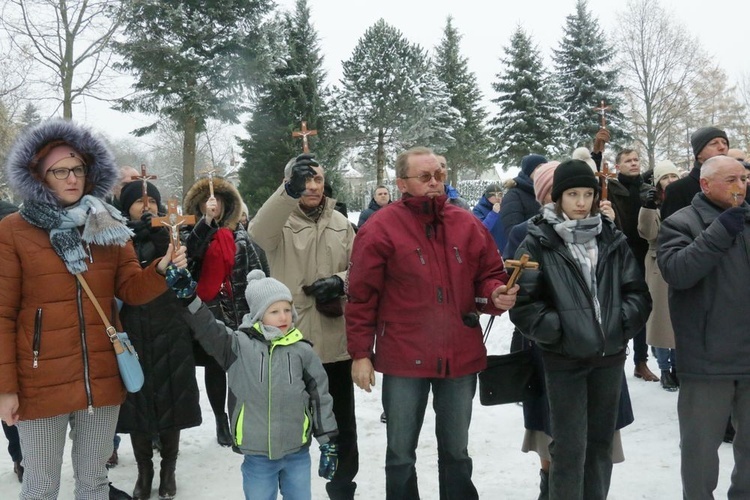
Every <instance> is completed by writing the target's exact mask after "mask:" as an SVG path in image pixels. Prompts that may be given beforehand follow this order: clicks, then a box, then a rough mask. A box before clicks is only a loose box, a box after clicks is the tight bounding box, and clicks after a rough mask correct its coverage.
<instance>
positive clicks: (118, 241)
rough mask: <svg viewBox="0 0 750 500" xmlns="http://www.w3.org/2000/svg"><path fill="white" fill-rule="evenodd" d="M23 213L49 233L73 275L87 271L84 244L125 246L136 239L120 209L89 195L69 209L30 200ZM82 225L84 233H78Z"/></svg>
mask: <svg viewBox="0 0 750 500" xmlns="http://www.w3.org/2000/svg"><path fill="white" fill-rule="evenodd" d="M20 213H21V217H23V218H24V220H26V222H28V223H29V224H31V225H32V226H36V227H38V228H40V229H44V230H46V231H49V239H50V243H52V248H54V249H55V252H56V253H57V255H59V256H60V258H61V259H62V260H63V262H65V266H66V267H67V268H68V272H70V274H78V273H82V272H84V271H86V270H88V266H86V251H85V249H84V244H86V246H89V245H91V244H94V245H100V246H108V245H119V246H125V244H126V243H127V242H128V241H130V239H131V238H132V237H133V232H132V231H131V230H130V229H129V228H128V227H127V225H126V224H125V219H124V217H123V216H122V214H121V213H120V211H119V210H117V209H116V208H115V207H113V206H112V205H108V204H107V203H104V202H103V201H102V200H100V199H99V198H95V197H93V196H90V195H85V196H84V197H83V198H81V200H80V201H79V202H78V203H77V204H76V205H73V206H70V207H66V208H62V207H60V206H59V205H52V204H50V203H43V202H38V201H27V202H24V204H23V206H22V207H21V210H20ZM81 226H83V232H81V231H80V230H79V228H80V227H81Z"/></svg>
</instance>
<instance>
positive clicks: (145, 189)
mask: <svg viewBox="0 0 750 500" xmlns="http://www.w3.org/2000/svg"><path fill="white" fill-rule="evenodd" d="M130 178H131V179H132V180H134V181H138V180H140V181H143V191H142V192H141V200H142V201H143V208H142V209H141V210H146V209H147V208H148V181H150V180H153V179H157V177H156V176H155V175H148V174H147V173H146V165H145V164H143V163H141V175H132V176H130ZM156 208H157V209H158V208H159V207H156Z"/></svg>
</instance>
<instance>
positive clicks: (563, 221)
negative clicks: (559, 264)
mask: <svg viewBox="0 0 750 500" xmlns="http://www.w3.org/2000/svg"><path fill="white" fill-rule="evenodd" d="M542 216H543V217H544V219H545V220H546V221H547V222H549V224H550V225H551V226H552V228H553V229H554V230H555V232H556V233H557V234H558V235H559V236H560V238H562V240H563V242H564V243H565V247H566V248H567V249H568V250H569V251H570V253H571V254H572V256H573V259H574V260H575V261H576V262H577V263H578V265H579V267H580V269H581V273H582V274H583V278H584V280H586V284H587V285H588V287H589V292H591V297H592V298H593V300H594V312H595V313H596V320H597V321H598V322H599V323H601V322H602V317H601V309H600V307H599V298H598V297H597V293H596V262H597V259H598V257H599V248H598V247H597V241H596V237H597V236H598V235H599V234H600V233H601V232H602V217H601V215H599V214H596V215H594V216H592V217H587V218H585V219H578V220H571V219H569V218H568V216H566V215H565V214H564V213H563V215H562V217H560V216H559V215H557V213H556V212H555V205H554V204H552V203H550V204H548V205H545V206H544V207H543V208H542Z"/></svg>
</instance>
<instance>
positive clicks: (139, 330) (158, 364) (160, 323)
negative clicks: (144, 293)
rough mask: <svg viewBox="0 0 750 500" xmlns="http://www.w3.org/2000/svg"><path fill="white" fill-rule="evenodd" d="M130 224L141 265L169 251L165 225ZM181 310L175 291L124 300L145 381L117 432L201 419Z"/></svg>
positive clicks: (188, 424)
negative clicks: (141, 301)
mask: <svg viewBox="0 0 750 500" xmlns="http://www.w3.org/2000/svg"><path fill="white" fill-rule="evenodd" d="M128 226H129V227H130V228H131V229H133V231H134V232H135V237H134V238H133V244H134V245H135V250H136V253H137V254H138V259H139V261H140V263H141V266H143V267H145V266H147V265H148V264H150V263H151V262H152V261H153V260H154V259H156V258H159V257H161V256H162V255H164V252H166V249H167V245H168V244H169V232H168V230H167V229H166V228H151V225H150V220H147V219H144V220H143V221H134V222H129V223H128ZM182 310H183V307H182V305H181V304H180V302H179V300H178V299H177V297H176V296H175V294H174V292H173V291H171V290H168V291H166V292H164V293H163V294H162V295H160V296H159V297H157V298H156V299H155V300H153V301H151V302H149V303H148V304H146V305H142V306H129V305H123V307H122V310H121V311H120V321H121V322H122V325H123V327H124V329H125V331H126V332H127V333H128V336H129V337H130V339H131V341H132V342H133V346H134V347H135V349H136V351H137V352H138V357H139V359H140V362H141V366H142V367H143V372H144V375H145V381H144V384H143V388H142V389H141V390H140V391H139V392H137V393H135V394H128V396H127V399H126V400H125V403H123V405H122V407H121V408H120V418H119V419H118V421H117V432H122V433H131V432H142V433H147V434H150V435H153V434H155V433H158V432H162V431H166V430H176V429H186V428H189V427H195V426H198V425H200V424H201V409H200V403H199V392H198V384H197V383H196V381H195V361H194V359H193V342H192V335H191V331H190V327H189V326H188V324H187V322H186V321H185V319H184V316H183V314H182Z"/></svg>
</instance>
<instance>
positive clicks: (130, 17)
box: [115, 0, 272, 189]
mask: <svg viewBox="0 0 750 500" xmlns="http://www.w3.org/2000/svg"><path fill="white" fill-rule="evenodd" d="M271 6H272V2H271V0H214V1H212V2H184V1H181V0H159V1H155V0H144V1H138V2H123V9H124V16H125V26H124V27H125V36H126V39H125V41H123V42H120V43H117V44H115V48H116V50H117V51H118V52H119V54H120V55H121V56H122V57H123V62H122V63H120V64H119V65H118V67H119V68H120V69H122V70H125V71H126V72H128V73H131V74H133V75H134V76H135V77H136V82H135V84H134V85H133V88H134V91H135V92H134V94H133V96H132V97H129V98H125V99H121V100H120V101H119V108H120V110H122V111H126V112H127V111H141V112H144V113H149V114H158V115H159V116H160V117H161V118H166V119H167V120H168V121H169V122H170V124H172V125H173V126H174V128H175V129H177V130H179V131H181V132H182V133H183V155H182V156H183V183H184V184H183V189H185V188H186V187H187V186H189V185H190V184H192V182H193V179H194V177H195V154H196V137H197V134H198V133H199V132H201V131H203V130H205V125H206V120H208V119H211V118H213V119H217V120H220V121H224V122H229V123H236V122H237V115H238V114H239V113H240V112H241V111H242V107H241V102H242V98H243V97H244V95H243V90H244V88H245V86H246V84H247V83H248V81H249V80H250V78H249V77H248V74H247V71H248V68H252V67H253V62H255V61H256V58H255V56H256V55H257V51H256V48H258V47H262V45H263V44H262V29H261V26H262V21H263V16H265V14H266V13H267V12H269V11H270V9H271ZM259 57H260V56H258V58H257V59H259ZM248 61H251V62H248ZM158 124H159V122H158V121H157V122H154V123H153V124H151V125H149V126H147V127H142V128H139V129H137V130H135V131H134V134H136V135H144V134H147V133H150V132H153V131H155V130H156V128H157V126H158Z"/></svg>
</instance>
